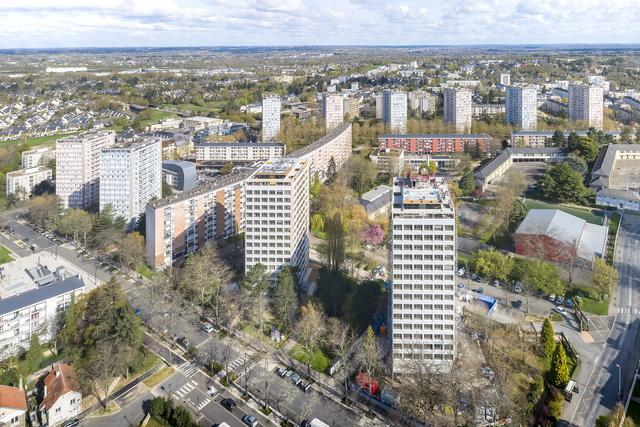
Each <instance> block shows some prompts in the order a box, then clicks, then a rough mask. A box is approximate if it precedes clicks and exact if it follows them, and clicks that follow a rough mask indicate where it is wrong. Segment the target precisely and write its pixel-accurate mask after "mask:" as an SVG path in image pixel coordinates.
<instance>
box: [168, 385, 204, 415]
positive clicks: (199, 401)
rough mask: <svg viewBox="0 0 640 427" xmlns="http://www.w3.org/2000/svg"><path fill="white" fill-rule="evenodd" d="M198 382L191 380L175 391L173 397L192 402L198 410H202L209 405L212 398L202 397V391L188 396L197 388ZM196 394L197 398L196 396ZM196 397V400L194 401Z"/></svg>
mask: <svg viewBox="0 0 640 427" xmlns="http://www.w3.org/2000/svg"><path fill="white" fill-rule="evenodd" d="M196 385H197V383H196V382H195V381H193V380H192V381H189V382H187V383H185V384H184V385H183V386H182V387H180V388H179V389H177V390H176V391H174V392H173V393H172V394H173V397H174V398H175V399H177V400H182V401H184V402H188V403H189V404H191V405H192V406H193V407H194V408H196V410H198V411H201V410H202V408H204V407H205V406H207V405H208V404H209V403H211V402H212V400H211V399H210V398H209V397H206V396H205V397H202V394H201V393H196V394H195V395H191V396H190V397H188V395H189V393H191V392H192V391H193V390H195V389H196ZM194 396H195V398H194ZM194 399H195V402H194Z"/></svg>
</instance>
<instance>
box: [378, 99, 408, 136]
mask: <svg viewBox="0 0 640 427" xmlns="http://www.w3.org/2000/svg"><path fill="white" fill-rule="evenodd" d="M382 122H383V123H384V125H385V127H386V128H387V129H389V130H390V131H391V132H398V133H405V132H406V131H407V93H406V92H402V91H395V90H385V91H384V92H382Z"/></svg>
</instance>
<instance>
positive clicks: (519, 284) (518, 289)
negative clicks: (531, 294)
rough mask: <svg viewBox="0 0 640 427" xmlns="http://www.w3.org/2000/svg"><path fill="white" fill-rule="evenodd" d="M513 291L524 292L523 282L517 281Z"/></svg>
mask: <svg viewBox="0 0 640 427" xmlns="http://www.w3.org/2000/svg"><path fill="white" fill-rule="evenodd" d="M513 291H514V292H515V293H517V294H519V293H520V292H522V282H517V283H516V285H515V286H514V287H513Z"/></svg>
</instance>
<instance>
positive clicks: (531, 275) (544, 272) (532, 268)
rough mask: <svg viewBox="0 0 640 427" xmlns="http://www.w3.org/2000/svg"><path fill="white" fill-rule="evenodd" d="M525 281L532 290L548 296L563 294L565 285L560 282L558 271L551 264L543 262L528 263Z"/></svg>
mask: <svg viewBox="0 0 640 427" xmlns="http://www.w3.org/2000/svg"><path fill="white" fill-rule="evenodd" d="M523 279H524V281H525V282H527V283H528V284H530V285H531V288H532V289H538V290H541V291H542V292H544V293H546V294H563V293H564V284H563V283H562V280H560V276H559V275H558V270H557V269H556V268H555V267H554V266H553V265H552V264H550V263H548V262H545V261H542V260H534V261H528V262H527V263H526V267H525V275H524V277H523Z"/></svg>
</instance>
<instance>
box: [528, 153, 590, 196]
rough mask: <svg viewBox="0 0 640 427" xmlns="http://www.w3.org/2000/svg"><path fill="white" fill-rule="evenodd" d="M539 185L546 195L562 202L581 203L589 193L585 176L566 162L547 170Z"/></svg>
mask: <svg viewBox="0 0 640 427" xmlns="http://www.w3.org/2000/svg"><path fill="white" fill-rule="evenodd" d="M538 186H539V187H540V189H541V190H542V194H543V195H544V197H546V198H547V199H551V200H557V201H558V202H561V203H566V202H577V203H580V202H582V201H583V200H584V199H585V197H586V195H587V194H588V190H587V188H586V187H585V185H584V177H583V176H582V175H581V174H580V173H579V172H576V171H575V170H573V168H572V167H571V165H569V164H568V163H565V162H563V163H560V164H558V165H556V166H553V167H552V168H550V169H549V170H547V172H546V173H545V174H544V176H543V177H542V179H541V180H540V181H539V182H538Z"/></svg>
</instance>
